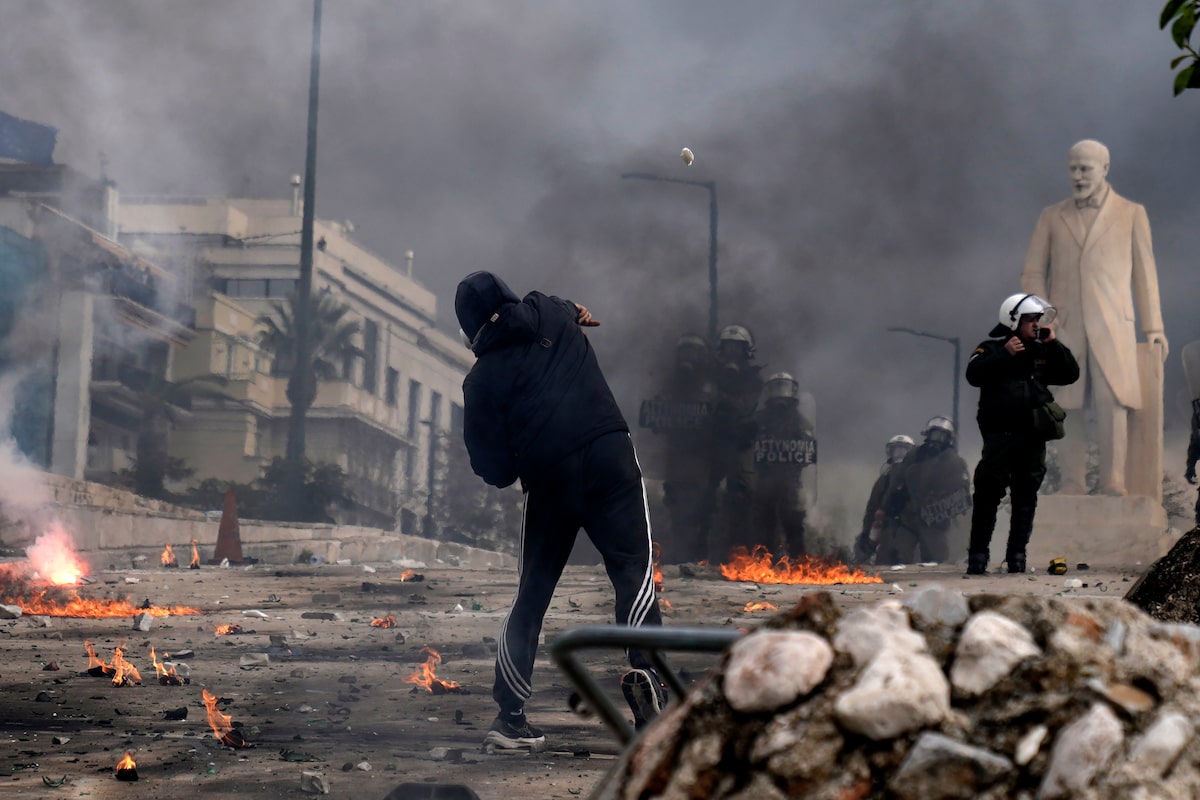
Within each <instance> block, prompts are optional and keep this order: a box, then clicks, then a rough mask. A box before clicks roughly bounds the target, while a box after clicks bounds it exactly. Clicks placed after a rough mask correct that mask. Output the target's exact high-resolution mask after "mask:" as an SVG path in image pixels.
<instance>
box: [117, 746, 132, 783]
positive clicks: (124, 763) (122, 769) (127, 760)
mask: <svg viewBox="0 0 1200 800" xmlns="http://www.w3.org/2000/svg"><path fill="white" fill-rule="evenodd" d="M113 774H115V775H116V776H117V780H119V781H136V780H137V779H138V774H137V763H135V762H134V760H133V755H132V754H131V753H129V752H126V753H125V757H124V758H122V759H121V760H120V761H118V762H117V766H116V769H114V770H113Z"/></svg>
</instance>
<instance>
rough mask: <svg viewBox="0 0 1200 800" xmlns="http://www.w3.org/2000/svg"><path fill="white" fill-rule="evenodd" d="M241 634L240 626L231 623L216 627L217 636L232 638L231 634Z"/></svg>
mask: <svg viewBox="0 0 1200 800" xmlns="http://www.w3.org/2000/svg"><path fill="white" fill-rule="evenodd" d="M241 632H242V626H241V625H235V624H234V623H232V622H230V623H229V624H228V625H218V626H217V636H232V635H233V634H237V633H241Z"/></svg>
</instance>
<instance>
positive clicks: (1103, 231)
mask: <svg viewBox="0 0 1200 800" xmlns="http://www.w3.org/2000/svg"><path fill="white" fill-rule="evenodd" d="M1108 165H1109V158H1108V148H1107V147H1105V146H1104V145H1103V144H1101V143H1100V142H1097V141H1094V140H1091V139H1085V140H1084V141H1081V142H1078V143H1076V144H1075V145H1074V146H1072V147H1071V150H1070V152H1069V153H1068V155H1067V167H1068V170H1069V172H1070V176H1071V188H1072V196H1071V197H1069V198H1067V199H1066V200H1064V201H1063V202H1061V203H1056V204H1055V205H1052V206H1049V207H1047V208H1046V209H1044V210H1043V211H1042V214H1041V216H1040V217H1038V221H1037V227H1036V228H1035V229H1034V231H1033V239H1032V241H1031V242H1030V244H1029V253H1028V254H1027V255H1026V257H1025V267H1024V269H1023V270H1022V272H1021V290H1022V291H1024V292H1029V293H1031V294H1036V295H1039V296H1041V297H1045V298H1047V299H1048V300H1049V301H1050V303H1051V305H1053V306H1054V307H1055V308H1056V309H1058V319H1057V320H1056V321H1055V331H1056V333H1057V336H1058V338H1059V339H1061V340H1062V342H1063V344H1065V345H1066V346H1067V347H1069V348H1070V349H1071V351H1072V352H1074V353H1075V354H1076V356H1077V357H1078V359H1079V366H1080V371H1081V375H1080V379H1079V381H1078V382H1077V383H1075V384H1073V385H1072V386H1064V387H1062V388H1061V389H1059V390H1058V391H1056V392H1055V393H1054V397H1055V399H1056V400H1057V401H1058V403H1059V405H1061V406H1062V407H1063V408H1065V409H1068V410H1069V411H1070V410H1074V413H1068V414H1067V421H1066V427H1067V436H1066V439H1065V440H1064V441H1063V461H1064V463H1063V464H1062V474H1063V482H1062V489H1061V491H1062V492H1064V493H1068V494H1083V493H1085V492H1086V487H1087V485H1086V479H1085V474H1086V458H1087V427H1086V425H1085V420H1084V411H1083V409H1084V407H1085V405H1090V406H1091V408H1092V409H1093V410H1094V412H1095V417H1096V429H1097V434H1096V440H1097V445H1098V448H1099V451H1100V480H1099V490H1100V491H1101V492H1102V493H1103V494H1108V495H1117V496H1120V495H1124V494H1125V492H1126V485H1125V460H1126V453H1127V448H1128V441H1127V439H1128V416H1129V411H1130V410H1136V409H1140V408H1142V404H1143V386H1142V385H1141V382H1140V380H1139V373H1138V360H1137V359H1138V354H1137V333H1136V331H1135V329H1134V323H1135V317H1134V309H1135V308H1136V310H1137V317H1136V321H1137V323H1138V324H1140V327H1141V329H1142V334H1143V335H1144V336H1145V337H1146V341H1147V342H1148V343H1149V345H1150V347H1151V348H1152V349H1153V350H1155V351H1157V356H1158V357H1160V358H1161V359H1163V360H1165V359H1166V357H1167V339H1166V337H1165V336H1164V335H1163V321H1162V309H1161V307H1160V306H1159V298H1158V275H1157V272H1156V270H1155V266H1154V253H1153V250H1152V248H1151V245H1150V220H1149V219H1148V218H1147V217H1146V209H1145V208H1144V207H1143V206H1141V205H1139V204H1137V203H1134V202H1131V201H1129V200H1126V199H1125V198H1124V197H1121V196H1120V195H1118V194H1117V193H1116V192H1115V191H1114V190H1113V188H1112V187H1111V186H1110V185H1109V183H1108V180H1107V178H1108ZM1147 402H1150V401H1149V400H1147Z"/></svg>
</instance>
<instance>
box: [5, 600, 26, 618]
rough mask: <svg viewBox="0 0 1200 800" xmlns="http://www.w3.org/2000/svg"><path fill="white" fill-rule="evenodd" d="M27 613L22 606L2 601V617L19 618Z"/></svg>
mask: <svg viewBox="0 0 1200 800" xmlns="http://www.w3.org/2000/svg"><path fill="white" fill-rule="evenodd" d="M23 613H25V612H24V611H22V610H21V607H20V606H9V605H4V604H3V603H0V619H17V618H18V617H20V616H21V614H23Z"/></svg>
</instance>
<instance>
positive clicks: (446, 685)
mask: <svg viewBox="0 0 1200 800" xmlns="http://www.w3.org/2000/svg"><path fill="white" fill-rule="evenodd" d="M421 654H422V655H423V656H425V663H424V664H422V665H421V666H420V668H419V669H417V671H416V672H414V673H413V674H412V675H409V676H408V677H407V678H405V679H404V682H405V683H415V684H416V685H417V686H424V687H425V691H427V692H432V693H433V694H466V692H465V691H464V690H463V688H462V687H461V686H459V685H458V684H457V683H455V682H454V681H444V680H442V679H441V678H439V677H437V676H436V675H434V669H435V668H436V667H437V665H438V664H440V663H442V655H441V653H439V652H438V651H437V650H434V649H433V648H432V647H422V648H421Z"/></svg>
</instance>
